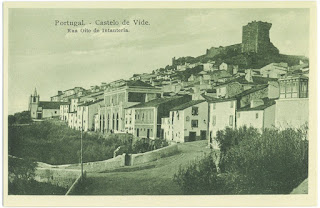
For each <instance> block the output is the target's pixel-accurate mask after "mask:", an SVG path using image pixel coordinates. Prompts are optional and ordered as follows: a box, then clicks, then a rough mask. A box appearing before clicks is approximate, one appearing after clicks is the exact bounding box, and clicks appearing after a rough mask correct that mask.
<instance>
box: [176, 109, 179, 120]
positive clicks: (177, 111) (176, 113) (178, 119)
mask: <svg viewBox="0 0 320 208" xmlns="http://www.w3.org/2000/svg"><path fill="white" fill-rule="evenodd" d="M176 114H177V120H179V111H177V113H176Z"/></svg>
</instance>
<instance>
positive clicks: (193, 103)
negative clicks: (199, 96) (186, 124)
mask: <svg viewBox="0 0 320 208" xmlns="http://www.w3.org/2000/svg"><path fill="white" fill-rule="evenodd" d="M203 102H205V100H191V101H190V102H187V103H184V104H182V105H179V106H177V107H174V108H172V111H177V110H184V109H186V108H189V107H191V106H194V105H197V104H199V103H203Z"/></svg>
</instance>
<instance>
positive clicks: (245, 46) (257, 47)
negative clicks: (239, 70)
mask: <svg viewBox="0 0 320 208" xmlns="http://www.w3.org/2000/svg"><path fill="white" fill-rule="evenodd" d="M271 26H272V24H271V23H268V22H261V21H253V22H250V23H248V24H247V25H245V26H243V27H242V44H241V52H242V53H252V52H253V53H259V54H263V53H272V54H279V50H278V49H277V48H276V47H275V46H274V45H273V44H272V43H271V42H270V36H269V31H270V29H271Z"/></svg>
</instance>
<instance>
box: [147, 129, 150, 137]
mask: <svg viewBox="0 0 320 208" xmlns="http://www.w3.org/2000/svg"><path fill="white" fill-rule="evenodd" d="M149 137H150V129H147V138H149Z"/></svg>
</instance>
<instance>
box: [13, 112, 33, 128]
mask: <svg viewBox="0 0 320 208" xmlns="http://www.w3.org/2000/svg"><path fill="white" fill-rule="evenodd" d="M31 122H32V119H31V116H30V111H23V112H20V113H15V114H14V115H9V116H8V125H14V124H28V123H31Z"/></svg>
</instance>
